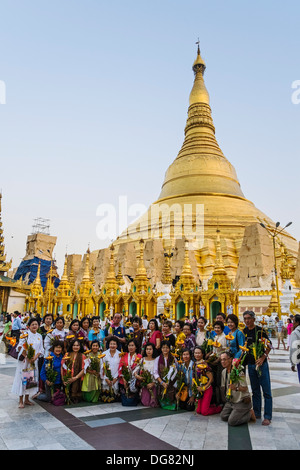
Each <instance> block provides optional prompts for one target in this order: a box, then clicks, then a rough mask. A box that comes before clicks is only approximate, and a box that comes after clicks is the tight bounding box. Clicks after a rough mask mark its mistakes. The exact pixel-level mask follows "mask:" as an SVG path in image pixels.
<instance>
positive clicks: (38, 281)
mask: <svg viewBox="0 0 300 470" xmlns="http://www.w3.org/2000/svg"><path fill="white" fill-rule="evenodd" d="M33 285H34V286H38V287H42V283H41V262H40V261H39V264H38V268H37V273H36V277H35V280H34V281H33Z"/></svg>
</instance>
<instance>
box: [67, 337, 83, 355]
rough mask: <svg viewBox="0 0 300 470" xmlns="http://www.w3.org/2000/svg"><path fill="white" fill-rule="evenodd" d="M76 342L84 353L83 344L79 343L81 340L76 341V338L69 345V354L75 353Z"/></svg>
mask: <svg viewBox="0 0 300 470" xmlns="http://www.w3.org/2000/svg"><path fill="white" fill-rule="evenodd" d="M76 342H77V343H78V344H79V346H80V349H79V352H81V353H84V349H83V344H82V343H81V341H79V339H76V338H75V339H73V340H72V341H71V342H70V344H69V346H68V352H69V353H71V352H73V345H74V344H75V343H76Z"/></svg>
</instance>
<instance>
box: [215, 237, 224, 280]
mask: <svg viewBox="0 0 300 470" xmlns="http://www.w3.org/2000/svg"><path fill="white" fill-rule="evenodd" d="M224 272H225V266H224V262H223V256H222V250H221V240H220V230H219V229H218V230H217V240H216V263H215V269H214V274H217V273H218V274H222V273H224Z"/></svg>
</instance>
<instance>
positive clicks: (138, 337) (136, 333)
mask: <svg viewBox="0 0 300 470" xmlns="http://www.w3.org/2000/svg"><path fill="white" fill-rule="evenodd" d="M142 326H143V322H142V319H141V318H140V317H137V316H135V317H134V318H133V320H132V328H133V331H132V336H133V339H135V341H136V343H137V350H136V352H137V353H139V354H140V353H141V350H142V344H143V339H144V332H143V329H142ZM128 344H129V343H127V346H128Z"/></svg>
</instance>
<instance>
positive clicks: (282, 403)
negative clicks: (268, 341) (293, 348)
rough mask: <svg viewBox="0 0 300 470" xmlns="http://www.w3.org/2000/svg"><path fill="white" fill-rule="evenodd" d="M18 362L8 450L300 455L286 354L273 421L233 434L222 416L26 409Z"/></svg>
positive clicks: (2, 372)
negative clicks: (18, 386)
mask: <svg viewBox="0 0 300 470" xmlns="http://www.w3.org/2000/svg"><path fill="white" fill-rule="evenodd" d="M15 364H16V361H15V360H14V359H11V358H7V360H6V364H5V365H0V450H74V449H77V450H93V449H96V450H98V449H106V450H107V449H109V450H114V449H115V450H124V449H129V450H134V449H142V450H147V449H150V450H164V451H167V450H170V451H172V450H173V451H174V450H178V449H180V450H202V449H203V450H217V449H220V450H226V449H235V450H237V449H253V450H292V449H293V450H299V449H300V432H299V431H300V413H299V412H300V385H299V383H298V375H297V374H296V373H293V372H292V371H291V369H290V364H289V359H288V353H287V352H286V351H284V350H283V349H280V350H274V351H273V352H271V354H270V362H269V364H270V370H271V381H272V394H273V420H272V424H271V425H270V426H269V427H264V426H262V425H261V421H257V422H256V423H249V424H248V425H244V426H239V427H237V428H233V427H230V426H228V425H227V423H224V422H222V421H221V419H220V416H219V415H214V416H209V417H204V416H198V415H196V414H195V413H194V412H182V411H179V412H178V411H175V412H171V411H165V410H161V409H150V408H144V407H142V406H138V407H132V408H129V407H123V406H122V405H121V403H112V404H99V405H98V404H97V405H88V404H81V405H80V406H73V407H55V406H52V405H49V404H42V403H41V402H37V401H35V405H34V406H32V407H29V406H26V407H25V408H24V409H19V408H18V399H17V397H15V396H14V395H12V394H11V392H10V391H11V386H12V382H13V377H14V371H15Z"/></svg>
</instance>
